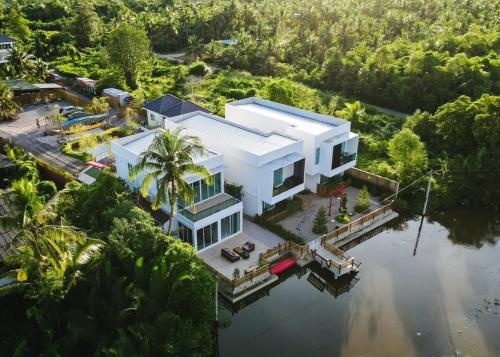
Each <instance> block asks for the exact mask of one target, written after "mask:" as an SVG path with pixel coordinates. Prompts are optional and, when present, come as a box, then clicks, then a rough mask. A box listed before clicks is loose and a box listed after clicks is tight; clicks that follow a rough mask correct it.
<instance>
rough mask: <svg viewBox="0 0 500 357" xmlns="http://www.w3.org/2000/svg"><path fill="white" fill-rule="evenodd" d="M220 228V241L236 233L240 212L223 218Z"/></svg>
mask: <svg viewBox="0 0 500 357" xmlns="http://www.w3.org/2000/svg"><path fill="white" fill-rule="evenodd" d="M220 227H221V228H220V230H221V237H222V239H224V238H227V237H229V236H231V235H233V234H235V233H237V232H238V231H239V230H240V212H236V213H233V214H232V215H230V216H227V217H225V218H223V219H222V220H221V222H220Z"/></svg>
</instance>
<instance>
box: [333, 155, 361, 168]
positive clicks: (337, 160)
mask: <svg viewBox="0 0 500 357" xmlns="http://www.w3.org/2000/svg"><path fill="white" fill-rule="evenodd" d="M354 160H356V153H353V154H350V153H348V152H343V153H341V154H340V155H339V156H338V157H334V159H333V165H332V170H333V169H336V168H337V167H340V166H342V165H345V164H348V163H350V162H352V161H354Z"/></svg>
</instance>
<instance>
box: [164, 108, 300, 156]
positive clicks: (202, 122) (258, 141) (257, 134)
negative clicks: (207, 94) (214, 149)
mask: <svg viewBox="0 0 500 357" xmlns="http://www.w3.org/2000/svg"><path fill="white" fill-rule="evenodd" d="M173 121H174V122H175V123H177V124H178V125H180V126H182V127H185V128H187V129H189V130H190V132H191V134H192V135H195V136H199V137H200V138H202V139H203V137H205V136H209V137H210V138H211V139H214V140H217V141H218V142H223V143H225V144H226V145H228V146H232V147H234V148H238V149H240V150H243V151H247V152H250V153H252V154H254V155H264V154H267V153H269V152H272V151H274V150H276V149H280V148H282V147H285V146H288V145H290V144H294V143H296V142H297V140H296V139H293V138H291V137H288V136H286V135H282V134H278V133H274V132H271V133H263V132H261V131H258V130H254V129H250V128H247V127H244V126H241V125H238V124H235V123H234V122H231V121H228V120H225V119H222V118H220V117H218V116H215V115H212V114H207V113H202V112H194V113H190V114H186V115H184V116H181V117H178V118H175V119H173Z"/></svg>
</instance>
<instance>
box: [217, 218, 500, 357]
mask: <svg viewBox="0 0 500 357" xmlns="http://www.w3.org/2000/svg"><path fill="white" fill-rule="evenodd" d="M419 224H420V219H419V218H418V217H416V218H400V219H398V220H397V221H394V222H392V223H391V224H390V226H389V227H387V229H386V230H384V231H382V232H380V233H378V234H376V235H375V236H373V237H372V238H371V239H369V240H367V241H365V242H363V243H362V244H360V245H358V246H356V247H354V248H352V249H350V250H349V251H348V252H349V254H350V255H352V256H354V257H356V258H357V259H358V260H360V261H361V262H362V266H361V270H360V272H359V273H358V274H356V275H355V276H353V277H350V278H348V279H342V280H340V281H335V280H333V279H331V278H330V276H329V275H328V274H325V272H324V271H323V270H322V269H321V268H320V267H319V266H314V265H312V266H311V267H307V268H303V269H299V268H295V270H293V271H290V272H287V274H286V276H283V277H281V278H280V281H279V283H277V284H276V285H274V286H273V287H272V288H270V289H269V290H268V291H266V292H264V293H263V294H262V295H263V296H262V297H260V298H258V299H257V297H256V300H255V301H253V302H251V303H250V302H247V305H246V306H245V304H240V305H238V306H233V307H232V308H228V307H227V306H223V305H220V306H221V307H220V314H219V315H220V320H221V325H222V326H221V328H220V330H219V341H218V344H219V353H220V356H224V357H226V356H239V357H243V356H261V357H265V356H308V357H310V356H500V243H499V241H500V217H499V215H498V212H497V213H492V212H488V211H486V210H471V209H465V208H460V209H452V210H449V211H447V212H446V213H440V214H436V215H435V216H431V217H426V219H425V220H424V222H423V225H422V230H421V234H420V239H418V240H417V236H418V230H419ZM417 243H418V244H417ZM415 246H416V248H415ZM312 283H314V284H315V285H313V284H312ZM325 284H326V285H325Z"/></svg>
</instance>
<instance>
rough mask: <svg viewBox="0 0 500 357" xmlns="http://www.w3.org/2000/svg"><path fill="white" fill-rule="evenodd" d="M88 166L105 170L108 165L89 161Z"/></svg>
mask: <svg viewBox="0 0 500 357" xmlns="http://www.w3.org/2000/svg"><path fill="white" fill-rule="evenodd" d="M87 165H90V166H94V167H97V168H98V169H104V168H105V167H106V165H104V164H101V163H98V162H95V161H87Z"/></svg>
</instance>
